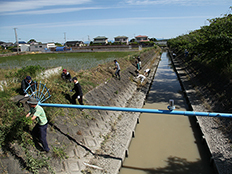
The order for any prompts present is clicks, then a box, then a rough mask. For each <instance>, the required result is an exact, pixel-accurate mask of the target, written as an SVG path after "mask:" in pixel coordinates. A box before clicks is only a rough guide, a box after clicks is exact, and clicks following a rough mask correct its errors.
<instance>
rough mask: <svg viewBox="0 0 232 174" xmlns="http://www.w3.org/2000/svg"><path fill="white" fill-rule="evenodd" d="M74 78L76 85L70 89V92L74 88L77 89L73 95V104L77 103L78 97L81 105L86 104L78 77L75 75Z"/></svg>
mask: <svg viewBox="0 0 232 174" xmlns="http://www.w3.org/2000/svg"><path fill="white" fill-rule="evenodd" d="M72 80H73V83H74V87H73V89H71V90H70V92H72V91H73V90H74V91H76V93H75V94H73V96H72V101H73V104H76V99H78V102H79V103H80V105H84V104H83V99H82V97H83V93H82V90H81V85H80V84H79V82H78V81H77V78H76V77H73V79H72Z"/></svg>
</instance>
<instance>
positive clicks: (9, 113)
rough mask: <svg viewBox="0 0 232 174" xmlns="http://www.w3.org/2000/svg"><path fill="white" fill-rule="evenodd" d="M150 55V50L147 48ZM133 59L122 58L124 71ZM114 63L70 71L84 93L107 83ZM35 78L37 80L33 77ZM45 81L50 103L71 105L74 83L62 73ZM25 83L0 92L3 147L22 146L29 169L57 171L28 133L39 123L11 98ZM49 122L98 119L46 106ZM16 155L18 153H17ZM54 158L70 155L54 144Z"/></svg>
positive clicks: (26, 71)
mask: <svg viewBox="0 0 232 174" xmlns="http://www.w3.org/2000/svg"><path fill="white" fill-rule="evenodd" d="M144 53H146V54H148V52H146V51H144ZM131 60H134V58H133V56H127V58H124V59H120V66H121V69H122V70H124V69H126V68H127V67H128V66H130V65H131V62H130V61H131ZM112 66H114V63H113V62H110V63H106V64H104V65H98V66H97V67H95V68H92V69H90V70H88V71H83V70H82V71H79V72H74V71H72V70H70V72H71V73H72V76H76V77H77V78H78V81H79V83H80V84H81V86H82V89H83V93H84V94H86V93H87V92H88V91H90V90H92V89H94V88H95V87H96V86H97V85H99V84H101V83H103V82H105V81H106V80H107V79H110V78H112V73H113V72H112V71H109V67H112ZM41 70H43V68H42V67H40V66H35V67H33V66H29V67H26V68H23V69H16V70H15V71H14V72H13V73H9V72H8V71H6V74H5V76H6V77H7V78H14V77H16V78H18V77H23V78H25V76H27V75H31V76H32V79H33V77H35V76H36V74H37V73H38V72H40V71H41ZM33 80H34V79H33ZM37 80H38V81H39V80H41V81H42V82H41V83H44V84H46V86H47V88H48V89H49V91H50V93H51V95H52V97H51V98H49V100H48V101H46V102H48V103H61V104H67V103H68V104H69V103H70V102H71V101H70V99H71V96H72V94H73V93H71V92H69V90H70V89H72V88H73V83H69V82H68V83H66V82H65V81H63V80H62V79H61V78H60V74H59V75H53V76H51V77H50V78H47V79H42V78H41V79H40V78H38V79H37ZM20 86H21V82H18V81H17V82H10V81H9V82H8V84H7V87H5V88H4V92H0V147H1V148H2V149H3V151H4V152H6V153H7V152H9V151H13V150H14V149H13V148H11V145H12V144H15V146H17V145H19V146H20V147H21V148H22V151H23V153H24V155H23V156H22V159H23V161H24V162H25V167H26V169H27V170H29V171H31V172H33V173H38V172H39V170H40V169H41V168H43V167H45V168H47V169H48V170H49V172H50V173H53V170H52V168H51V167H50V165H49V161H50V160H51V159H50V158H49V157H47V156H45V155H44V154H42V153H41V152H40V151H37V150H36V151H35V152H33V151H34V150H35V147H34V143H33V142H32V139H31V135H30V134H29V133H28V132H30V131H31V130H32V128H33V126H34V125H35V123H34V122H32V121H31V119H30V118H26V117H25V115H26V112H25V110H24V108H21V107H18V106H17V103H15V102H13V101H12V100H11V99H10V98H11V97H13V96H16V95H19V91H20ZM44 110H45V112H46V115H47V117H48V120H49V122H51V123H54V122H55V119H56V117H57V116H63V117H69V118H78V117H79V118H83V119H86V120H95V118H94V117H92V116H91V113H90V114H89V113H86V112H82V113H81V112H79V111H78V112H77V110H76V109H65V108H50V107H46V108H44ZM109 138H110V134H107V135H106V136H104V141H103V142H102V146H104V145H105V143H106V141H107V140H108V139H109ZM13 155H14V154H13ZM53 155H54V156H53V157H55V156H56V157H57V158H61V159H64V158H67V155H66V153H65V149H64V148H58V147H55V146H53Z"/></svg>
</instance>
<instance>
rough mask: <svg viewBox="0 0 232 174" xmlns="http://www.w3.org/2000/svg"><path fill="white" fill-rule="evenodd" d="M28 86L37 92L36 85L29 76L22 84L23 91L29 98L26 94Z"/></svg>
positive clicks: (26, 95)
mask: <svg viewBox="0 0 232 174" xmlns="http://www.w3.org/2000/svg"><path fill="white" fill-rule="evenodd" d="M28 86H31V88H32V90H33V91H35V83H34V82H33V80H32V79H31V76H27V77H26V78H25V79H23V80H22V82H21V89H22V92H23V94H24V95H25V97H28V94H27V93H26V89H27V87H28Z"/></svg>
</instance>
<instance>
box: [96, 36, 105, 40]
mask: <svg viewBox="0 0 232 174" xmlns="http://www.w3.org/2000/svg"><path fill="white" fill-rule="evenodd" d="M94 39H108V38H107V37H105V36H97V37H95V38H94Z"/></svg>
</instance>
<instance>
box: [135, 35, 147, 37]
mask: <svg viewBox="0 0 232 174" xmlns="http://www.w3.org/2000/svg"><path fill="white" fill-rule="evenodd" d="M136 37H148V36H145V35H144V36H142V35H138V36H136Z"/></svg>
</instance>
